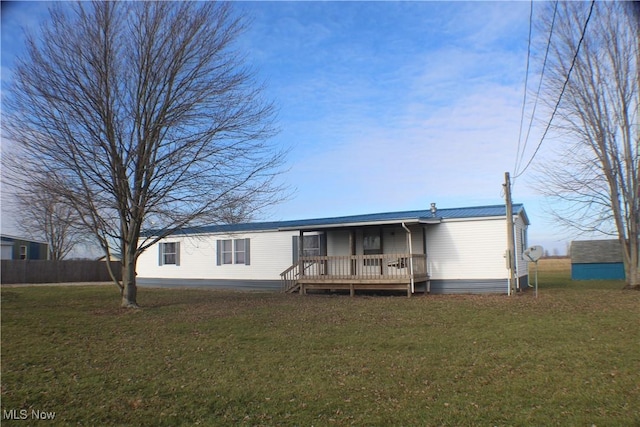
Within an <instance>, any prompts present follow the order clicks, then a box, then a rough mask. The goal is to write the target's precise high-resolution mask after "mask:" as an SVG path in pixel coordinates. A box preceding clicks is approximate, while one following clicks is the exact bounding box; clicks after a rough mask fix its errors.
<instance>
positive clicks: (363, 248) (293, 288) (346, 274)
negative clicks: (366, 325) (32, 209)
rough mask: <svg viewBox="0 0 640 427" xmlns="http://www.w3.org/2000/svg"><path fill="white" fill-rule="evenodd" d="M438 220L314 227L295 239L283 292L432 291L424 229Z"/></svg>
mask: <svg viewBox="0 0 640 427" xmlns="http://www.w3.org/2000/svg"><path fill="white" fill-rule="evenodd" d="M437 223H439V219H436V218H420V219H414V220H412V221H409V220H406V221H398V220H396V221H393V220H392V221H389V220H387V221H385V222H368V223H365V224H362V223H360V224H339V225H337V226H332V227H327V226H324V227H323V226H322V225H309V226H308V227H305V228H303V229H299V231H300V233H299V236H295V237H294V240H293V258H294V259H293V264H292V265H291V266H290V267H289V268H288V269H287V270H285V271H283V272H282V273H281V275H280V276H281V279H282V286H283V291H284V292H288V293H294V292H299V293H300V294H302V295H304V294H306V293H307V292H308V291H316V290H318V291H320V290H322V291H334V290H342V291H349V293H350V294H351V296H353V295H355V293H356V291H365V290H366V291H406V293H407V296H411V295H412V294H413V293H415V291H416V285H418V284H419V285H420V288H421V289H424V290H425V291H426V292H429V291H430V280H429V271H428V263H427V253H426V233H425V227H426V226H427V225H428V224H437Z"/></svg>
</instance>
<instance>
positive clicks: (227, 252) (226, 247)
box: [221, 240, 233, 264]
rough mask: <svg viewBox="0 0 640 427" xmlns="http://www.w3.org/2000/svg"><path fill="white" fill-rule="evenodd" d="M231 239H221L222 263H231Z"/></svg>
mask: <svg viewBox="0 0 640 427" xmlns="http://www.w3.org/2000/svg"><path fill="white" fill-rule="evenodd" d="M232 243H233V240H222V247H221V249H222V263H223V264H233V248H232Z"/></svg>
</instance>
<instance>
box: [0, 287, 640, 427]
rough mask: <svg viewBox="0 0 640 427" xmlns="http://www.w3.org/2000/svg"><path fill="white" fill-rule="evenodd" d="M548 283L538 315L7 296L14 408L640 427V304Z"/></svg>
mask: <svg viewBox="0 0 640 427" xmlns="http://www.w3.org/2000/svg"><path fill="white" fill-rule="evenodd" d="M551 276H553V275H552V274H551V275H550V276H549V277H551ZM541 277H542V276H541ZM555 280H559V279H557V278H556V279H555ZM545 283H546V282H545V281H544V280H541V282H540V296H539V298H537V299H536V298H534V297H533V294H532V293H529V292H528V293H525V294H523V295H519V296H514V297H511V298H509V297H506V296H471V295H459V296H428V297H419V298H411V299H407V298H406V297H356V298H349V297H347V296H339V297H336V296H307V297H300V296H297V295H282V294H270V293H264V294H261V293H233V292H216V291H205V290H161V289H143V290H141V291H140V298H139V300H140V301H139V302H140V303H141V304H142V305H143V306H144V307H145V308H144V309H143V310H140V311H127V310H122V309H119V308H117V304H118V298H117V293H116V292H115V290H114V289H113V288H111V287H87V288H82V287H80V288H78V287H74V288H19V289H18V288H14V289H10V290H4V289H3V291H2V362H3V363H2V409H3V411H6V410H10V409H17V410H21V409H24V410H28V411H31V410H32V409H39V410H46V411H54V412H56V418H55V420H54V421H53V422H52V423H53V424H57V425H69V424H84V425H86V424H91V425H149V426H162V425H166V426H176V425H220V426H225V425H592V424H595V425H617V426H618V425H619V426H625V425H627V426H635V425H639V424H640V409H639V407H638V405H637V402H638V401H640V376H639V372H640V354H639V353H638V345H639V344H640V331H639V330H638V326H637V325H638V324H640V310H638V308H639V307H640V293H637V292H625V291H621V290H620V288H621V286H619V283H618V282H608V283H602V282H601V283H600V284H599V285H598V286H597V287H593V286H588V287H584V286H582V285H583V284H581V283H569V282H566V281H565V282H564V285H562V286H561V284H560V283H559V282H555V284H554V285H553V286H552V287H549V286H546V285H545ZM5 423H6V424H7V425H10V424H11V423H12V421H9V420H7V419H6V417H5V419H4V420H3V425H4V424H5ZM16 424H17V422H16Z"/></svg>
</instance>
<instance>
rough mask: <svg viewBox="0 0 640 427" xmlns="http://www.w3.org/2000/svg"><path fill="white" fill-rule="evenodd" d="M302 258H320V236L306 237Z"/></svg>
mask: <svg viewBox="0 0 640 427" xmlns="http://www.w3.org/2000/svg"><path fill="white" fill-rule="evenodd" d="M302 256H320V235H319V234H316V235H312V236H304V240H303V243H302Z"/></svg>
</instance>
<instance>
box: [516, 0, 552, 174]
mask: <svg viewBox="0 0 640 427" xmlns="http://www.w3.org/2000/svg"><path fill="white" fill-rule="evenodd" d="M557 14H558V0H556V1H555V4H554V7H553V17H552V18H551V28H550V30H549V37H548V39H547V48H546V49H545V52H544V60H543V61H542V71H541V73H540V80H539V81H538V89H537V90H536V96H535V102H534V104H533V110H532V111H531V118H530V120H529V127H528V128H527V136H526V137H525V139H524V145H523V146H522V153H520V148H519V147H520V140H518V151H517V153H516V165H515V168H514V170H513V173H514V175H515V173H516V172H517V170H518V167H519V166H520V165H521V164H522V159H523V158H524V153H525V152H526V151H527V144H528V143H529V135H530V134H531V127H532V126H533V118H534V117H535V115H536V109H537V107H538V100H539V99H540V90H541V89H542V80H543V79H544V72H545V70H546V68H547V58H548V57H549V50H550V48H551V38H552V37H553V29H554V27H555V24H556V15H557ZM523 111H524V105H523ZM520 132H522V121H521V122H520ZM514 185H515V178H514Z"/></svg>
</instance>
